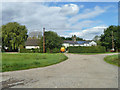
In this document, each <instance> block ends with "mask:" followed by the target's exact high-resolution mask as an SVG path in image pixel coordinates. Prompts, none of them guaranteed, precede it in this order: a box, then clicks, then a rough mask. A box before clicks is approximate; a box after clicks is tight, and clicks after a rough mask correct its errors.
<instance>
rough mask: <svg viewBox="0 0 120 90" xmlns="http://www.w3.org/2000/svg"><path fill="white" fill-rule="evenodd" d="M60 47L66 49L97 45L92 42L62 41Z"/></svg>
mask: <svg viewBox="0 0 120 90" xmlns="http://www.w3.org/2000/svg"><path fill="white" fill-rule="evenodd" d="M62 45H63V46H65V48H67V47H69V46H97V43H96V42H94V41H64V42H63V44H62Z"/></svg>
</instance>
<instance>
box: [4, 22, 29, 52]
mask: <svg viewBox="0 0 120 90" xmlns="http://www.w3.org/2000/svg"><path fill="white" fill-rule="evenodd" d="M26 40H27V29H26V27H25V26H24V25H20V24H19V23H17V22H10V23H7V24H6V25H2V48H3V49H4V47H8V50H9V51H16V50H18V47H19V46H20V45H24V42H25V41H26Z"/></svg>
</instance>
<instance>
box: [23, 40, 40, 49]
mask: <svg viewBox="0 0 120 90" xmlns="http://www.w3.org/2000/svg"><path fill="white" fill-rule="evenodd" d="M39 43H40V39H30V38H29V39H27V41H26V42H25V48H26V49H32V48H33V49H36V48H39Z"/></svg>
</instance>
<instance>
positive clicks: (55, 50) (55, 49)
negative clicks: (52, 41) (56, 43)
mask: <svg viewBox="0 0 120 90" xmlns="http://www.w3.org/2000/svg"><path fill="white" fill-rule="evenodd" d="M59 52H60V49H58V48H54V49H53V50H52V53H59Z"/></svg>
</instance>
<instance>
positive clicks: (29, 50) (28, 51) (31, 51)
mask: <svg viewBox="0 0 120 90" xmlns="http://www.w3.org/2000/svg"><path fill="white" fill-rule="evenodd" d="M20 53H40V49H33V48H32V49H25V48H23V49H20Z"/></svg>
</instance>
